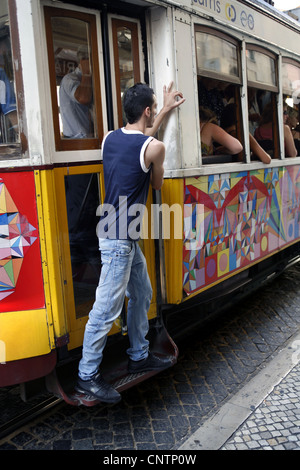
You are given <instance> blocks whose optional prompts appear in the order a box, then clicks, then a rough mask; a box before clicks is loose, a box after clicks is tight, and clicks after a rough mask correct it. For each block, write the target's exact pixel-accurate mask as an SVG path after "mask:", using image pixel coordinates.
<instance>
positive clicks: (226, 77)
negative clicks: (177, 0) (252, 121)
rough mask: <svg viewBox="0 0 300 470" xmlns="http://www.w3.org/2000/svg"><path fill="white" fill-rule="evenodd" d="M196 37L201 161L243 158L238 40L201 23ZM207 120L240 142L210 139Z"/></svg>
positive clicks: (228, 160)
mask: <svg viewBox="0 0 300 470" xmlns="http://www.w3.org/2000/svg"><path fill="white" fill-rule="evenodd" d="M195 41H196V57H197V78H198V100H199V110H200V134H201V151H202V152H201V153H202V164H208V163H226V162H232V161H242V160H243V152H242V151H241V150H240V149H241V144H242V145H243V142H244V136H243V130H242V125H241V123H242V118H241V103H240V86H241V84H242V79H241V67H240V47H239V43H238V42H237V41H236V40H235V39H233V38H231V37H229V36H227V35H224V34H223V33H221V32H219V31H216V30H213V29H211V28H205V27H200V26H196V27H195ZM228 106H229V107H228ZM208 122H211V123H214V124H217V125H219V126H222V127H223V128H224V130H226V132H227V133H228V134H230V135H231V136H232V137H234V138H235V139H237V140H238V141H239V142H238V143H237V142H234V141H233V139H231V141H230V145H229V146H228V147H226V146H224V145H220V144H218V142H216V141H214V142H210V143H208V141H206V140H207V139H206V137H207V136H206V129H207V128H206V129H205V126H206V124H207V123H208ZM225 127H226V128H228V130H227V129H225ZM208 140H210V139H208ZM237 144H238V146H237Z"/></svg>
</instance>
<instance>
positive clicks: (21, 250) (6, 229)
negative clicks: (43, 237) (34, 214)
mask: <svg viewBox="0 0 300 470" xmlns="http://www.w3.org/2000/svg"><path fill="white" fill-rule="evenodd" d="M36 239H37V230H36V228H35V227H33V226H32V225H31V224H29V223H28V220H27V218H26V216H24V215H22V214H20V213H19V211H18V208H17V207H16V205H15V203H14V201H13V199H12V197H11V195H10V194H9V191H8V190H7V188H6V186H5V184H4V183H3V180H2V179H0V301H1V300H2V299H4V298H5V297H7V296H9V295H10V294H12V293H13V292H14V291H15V287H16V284H17V281H18V277H19V274H20V270H21V266H22V263H23V259H24V256H25V255H26V252H27V250H28V249H29V247H30V246H31V245H32V244H33V243H34V241H35V240H36Z"/></svg>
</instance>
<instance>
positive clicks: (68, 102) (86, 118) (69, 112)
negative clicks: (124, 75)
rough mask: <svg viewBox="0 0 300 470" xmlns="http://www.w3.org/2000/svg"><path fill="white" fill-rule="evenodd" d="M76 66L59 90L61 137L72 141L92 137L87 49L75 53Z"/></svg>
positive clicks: (62, 82) (79, 49)
mask: <svg viewBox="0 0 300 470" xmlns="http://www.w3.org/2000/svg"><path fill="white" fill-rule="evenodd" d="M77 60H78V66H77V67H76V69H75V70H74V71H72V72H69V73H67V74H66V75H65V76H64V77H63V79H62V81H61V83H60V88H59V97H60V112H61V119H62V124H63V136H64V137H67V138H72V139H83V138H88V137H93V134H94V132H93V122H92V113H91V112H90V108H91V105H92V100H93V87H92V74H91V65H90V59H89V52H88V47H87V46H85V45H81V46H79V48H78V51H77Z"/></svg>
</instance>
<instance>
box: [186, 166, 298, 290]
mask: <svg viewBox="0 0 300 470" xmlns="http://www.w3.org/2000/svg"><path fill="white" fill-rule="evenodd" d="M299 206H300V167H299V166H298V165H295V166H286V167H279V168H263V169H258V170H253V171H241V172H237V173H223V174H216V175H205V176H199V177H195V178H186V179H185V188H184V237H185V238H184V244H183V288H184V290H185V292H186V293H187V294H190V293H192V292H196V291H197V290H199V289H201V288H203V287H205V286H208V285H210V284H213V283H215V282H218V281H219V280H221V279H223V278H226V277H229V276H231V275H233V274H234V273H235V272H236V271H237V270H239V269H242V268H244V267H247V266H248V265H250V264H251V263H253V262H255V261H257V260H258V259H260V258H263V257H265V256H267V255H268V254H270V253H272V252H274V251H276V250H278V249H280V248H282V247H284V245H286V244H289V243H292V242H293V241H294V240H296V239H298V238H299V237H300V208H299Z"/></svg>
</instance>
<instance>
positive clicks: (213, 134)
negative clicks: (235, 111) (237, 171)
mask: <svg viewBox="0 0 300 470" xmlns="http://www.w3.org/2000/svg"><path fill="white" fill-rule="evenodd" d="M199 112H200V134H201V151H202V156H207V155H214V154H215V153H216V152H215V148H214V144H215V143H217V144H219V145H220V146H221V148H220V147H218V153H219V154H220V153H227V154H231V155H236V154H238V153H240V152H241V151H242V150H243V146H242V144H241V143H240V141H239V140H238V139H236V138H235V137H233V136H232V135H230V134H228V133H227V132H225V131H224V129H222V128H221V127H220V126H219V125H218V121H217V118H216V116H215V114H214V113H213V112H212V111H211V110H209V109H207V108H204V107H202V106H201V107H200V109H199Z"/></svg>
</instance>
